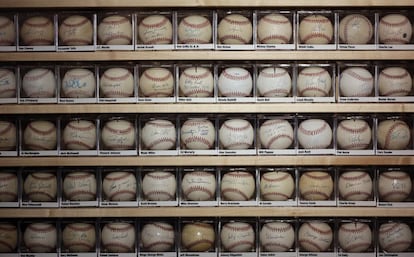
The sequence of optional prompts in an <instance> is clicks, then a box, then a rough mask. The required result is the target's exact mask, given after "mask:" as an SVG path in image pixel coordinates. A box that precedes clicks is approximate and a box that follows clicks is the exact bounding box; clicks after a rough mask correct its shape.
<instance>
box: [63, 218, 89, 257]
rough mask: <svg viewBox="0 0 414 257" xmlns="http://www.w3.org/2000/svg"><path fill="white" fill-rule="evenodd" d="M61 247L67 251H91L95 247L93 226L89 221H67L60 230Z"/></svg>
mask: <svg viewBox="0 0 414 257" xmlns="http://www.w3.org/2000/svg"><path fill="white" fill-rule="evenodd" d="M62 243H63V247H64V248H65V249H67V250H69V252H72V253H73V252H91V251H95V247H96V230H95V226H94V225H93V224H90V223H69V224H67V225H66V226H65V228H64V229H63V231H62Z"/></svg>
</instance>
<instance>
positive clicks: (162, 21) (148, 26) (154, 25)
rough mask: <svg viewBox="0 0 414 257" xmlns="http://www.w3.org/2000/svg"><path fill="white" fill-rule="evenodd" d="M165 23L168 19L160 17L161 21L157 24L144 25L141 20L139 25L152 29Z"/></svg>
mask: <svg viewBox="0 0 414 257" xmlns="http://www.w3.org/2000/svg"><path fill="white" fill-rule="evenodd" d="M167 22H168V19H167V18H166V17H162V19H161V21H159V22H157V23H146V22H145V21H144V20H142V21H141V23H140V25H142V26H144V27H145V28H148V29H153V28H158V27H161V26H164V25H165V24H166V23H167Z"/></svg>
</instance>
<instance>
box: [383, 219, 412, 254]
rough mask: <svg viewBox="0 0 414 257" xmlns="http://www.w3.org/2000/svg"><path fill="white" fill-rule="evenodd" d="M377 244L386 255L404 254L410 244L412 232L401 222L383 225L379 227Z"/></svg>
mask: <svg viewBox="0 0 414 257" xmlns="http://www.w3.org/2000/svg"><path fill="white" fill-rule="evenodd" d="M378 233H379V236H378V243H379V245H380V247H381V249H382V250H383V251H386V252H388V253H393V252H394V253H395V252H405V251H407V250H408V249H409V248H410V246H411V243H412V231H411V228H410V226H409V225H408V224H406V223H402V222H389V223H383V224H381V225H380V227H379V231H378Z"/></svg>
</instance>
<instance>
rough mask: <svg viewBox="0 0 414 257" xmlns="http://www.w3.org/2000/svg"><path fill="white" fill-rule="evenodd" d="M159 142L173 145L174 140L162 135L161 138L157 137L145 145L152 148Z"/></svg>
mask: <svg viewBox="0 0 414 257" xmlns="http://www.w3.org/2000/svg"><path fill="white" fill-rule="evenodd" d="M160 143H172V144H173V145H175V140H172V139H171V138H168V137H163V138H159V139H157V140H154V141H152V143H151V144H149V145H147V147H148V148H149V149H152V148H153V147H154V146H156V145H158V144H160Z"/></svg>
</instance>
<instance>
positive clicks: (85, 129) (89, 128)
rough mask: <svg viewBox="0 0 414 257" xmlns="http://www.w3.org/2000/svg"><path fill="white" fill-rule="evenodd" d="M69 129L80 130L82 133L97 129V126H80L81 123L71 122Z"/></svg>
mask: <svg viewBox="0 0 414 257" xmlns="http://www.w3.org/2000/svg"><path fill="white" fill-rule="evenodd" d="M88 123H89V122H88ZM67 127H69V128H71V129H76V130H80V131H88V130H91V129H95V125H94V124H93V123H91V124H88V125H87V126H84V127H82V126H80V124H79V122H76V121H74V122H69V123H68V125H67Z"/></svg>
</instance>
